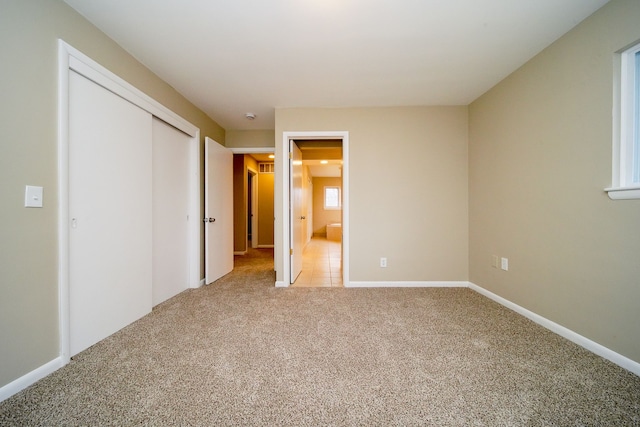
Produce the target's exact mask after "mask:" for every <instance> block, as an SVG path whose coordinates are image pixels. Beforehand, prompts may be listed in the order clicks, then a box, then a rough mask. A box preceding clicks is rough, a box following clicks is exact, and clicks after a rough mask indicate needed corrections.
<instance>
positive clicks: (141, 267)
mask: <svg viewBox="0 0 640 427" xmlns="http://www.w3.org/2000/svg"><path fill="white" fill-rule="evenodd" d="M69 74H70V75H69V217H70V218H71V219H70V220H71V224H70V227H69V230H70V235H69V250H70V253H69V256H70V258H69V260H70V265H69V273H70V277H69V281H70V283H69V299H70V300H69V323H70V353H71V355H74V354H77V353H78V352H80V351H82V350H84V349H86V348H87V347H89V346H91V345H93V344H95V343H96V342H98V341H100V340H101V339H103V338H105V337H107V336H109V335H111V334H113V333H114V332H116V331H118V330H119V329H121V328H123V327H124V326H126V325H128V324H130V323H131V322H133V321H135V320H137V319H139V318H140V317H142V316H144V315H145V314H147V313H149V312H150V311H151V301H152V298H151V293H152V151H151V150H152V144H151V141H152V116H151V115H150V114H149V113H147V112H146V111H144V110H142V109H140V108H139V107H137V106H135V105H133V104H131V103H130V102H128V101H125V100H124V99H122V98H120V97H119V96H117V95H115V94H113V93H112V92H110V91H108V90H106V89H104V88H103V87H101V86H99V85H97V84H95V83H94V82H92V81H90V80H88V79H87V78H85V77H83V76H81V75H79V74H77V73H75V72H73V71H70V72H69Z"/></svg>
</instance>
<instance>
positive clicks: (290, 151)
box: [276, 131, 349, 286]
mask: <svg viewBox="0 0 640 427" xmlns="http://www.w3.org/2000/svg"><path fill="white" fill-rule="evenodd" d="M348 144H349V134H348V132H320V131H319V132H283V140H282V152H283V153H284V154H285V156H284V157H285V158H284V164H282V167H281V169H279V171H280V170H281V171H282V173H283V179H282V180H281V181H279V182H280V183H281V189H282V193H281V194H282V195H283V198H282V200H283V206H282V209H283V210H282V218H283V221H282V223H281V224H282V229H281V230H282V233H283V234H282V243H283V244H282V250H280V249H278V252H277V253H276V269H279V268H282V270H280V271H282V273H283V274H280V273H278V280H277V281H276V286H292V285H293V286H345V285H348V277H349V276H348V270H349V263H348V255H349V250H348V248H349V233H348V230H349V214H348V212H349V210H348V208H349V196H348V188H349V185H348V183H349V179H348V177H349V175H348V152H349V150H348ZM287 158H288V159H287ZM287 160H288V161H287ZM332 163H333V164H332ZM316 166H317V168H315V167H316ZM322 167H327V168H329V167H333V168H334V169H335V170H337V172H335V173H334V175H336V176H321V175H323V174H324V172H322V169H321V168H322ZM316 169H317V170H316ZM314 174H315V175H316V176H315V178H314V176H313V175H314ZM323 178H327V179H329V178H334V181H322V180H321V179H323ZM314 194H315V196H314ZM327 202H329V203H327ZM331 211H333V212H331ZM328 213H329V214H330V215H326V214H328ZM305 249H307V250H306V251H305ZM305 255H307V256H306V257H305ZM305 258H306V259H305ZM314 270H315V272H316V274H315V275H314Z"/></svg>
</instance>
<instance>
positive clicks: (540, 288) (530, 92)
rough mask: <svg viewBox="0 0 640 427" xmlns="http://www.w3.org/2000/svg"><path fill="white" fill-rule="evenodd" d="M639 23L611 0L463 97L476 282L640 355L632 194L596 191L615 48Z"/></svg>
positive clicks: (604, 180) (638, 236) (622, 0)
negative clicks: (502, 263)
mask: <svg viewBox="0 0 640 427" xmlns="http://www.w3.org/2000/svg"><path fill="white" fill-rule="evenodd" d="M638 22H640V2H638V1H637V0H614V1H612V2H611V3H609V4H607V5H606V6H604V7H603V8H602V9H601V10H599V11H598V12H596V13H595V14H594V15H592V16H591V17H590V18H588V19H587V20H585V21H584V22H583V23H581V24H579V25H578V26H577V27H576V28H575V29H574V30H572V31H571V32H569V33H568V34H566V35H565V36H564V37H562V38H561V39H559V40H558V41H557V42H556V43H554V44H553V45H551V46H550V47H549V48H547V49H545V50H544V51H543V52H542V53H540V54H539V55H538V56H537V57H535V58H534V59H532V60H531V61H529V62H528V63H527V64H525V65H524V66H523V67H522V68H521V69H519V70H518V71H516V72H515V73H513V74H512V75H510V76H509V77H508V78H506V79H505V80H504V81H502V82H501V83H500V84H498V85H497V86H496V87H494V88H493V89H492V90H490V91H489V92H488V93H486V94H485V95H483V96H482V97H480V98H479V99H478V100H476V101H475V102H473V103H472V104H471V105H470V108H469V123H470V131H469V166H470V167H469V191H470V207H469V212H470V225H469V227H470V230H471V232H470V256H469V261H470V280H471V281H472V282H474V283H475V284H477V285H479V286H482V287H484V288H486V289H488V290H490V291H491V292H494V293H496V294H498V295H500V296H502V297H504V298H506V299H508V300H510V301H513V302H515V303H516V304H519V305H521V306H523V307H525V308H527V309H529V310H531V311H533V312H535V313H537V314H539V315H541V316H544V317H546V318H547V319H550V320H552V321H554V322H557V323H559V324H560V325H562V326H565V327H567V328H569V329H571V330H573V331H575V332H577V333H579V334H581V335H583V336H585V337H587V338H589V339H591V340H593V341H595V342H597V343H600V344H602V345H604V346H606V347H608V348H610V349H612V350H614V351H616V352H618V353H620V354H622V355H624V356H626V357H629V358H631V359H632V360H635V361H637V362H640V259H639V256H640V200H632V201H612V200H610V199H609V198H608V197H607V195H606V193H605V192H604V191H603V189H604V188H605V187H608V186H610V185H611V161H612V160H611V157H612V154H611V153H612V148H611V147H612V116H611V111H612V98H613V95H612V93H613V92H612V91H613V86H612V84H613V80H614V67H613V64H614V52H616V51H617V50H619V49H621V48H623V47H625V46H627V45H629V44H630V43H632V42H634V41H637V40H639V39H640V26H639V25H638ZM492 255H498V256H500V257H507V258H508V259H509V271H508V272H505V271H501V270H499V269H496V268H492V266H491V264H492V258H491V257H492Z"/></svg>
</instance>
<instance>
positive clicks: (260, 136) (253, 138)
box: [225, 129, 274, 148]
mask: <svg viewBox="0 0 640 427" xmlns="http://www.w3.org/2000/svg"><path fill="white" fill-rule="evenodd" d="M273 143H274V131H273V130H272V129H271V130H227V132H226V142H225V146H226V147H228V148H257V147H259V148H264V147H273Z"/></svg>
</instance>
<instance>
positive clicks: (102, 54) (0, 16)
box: [0, 0, 225, 387]
mask: <svg viewBox="0 0 640 427" xmlns="http://www.w3.org/2000/svg"><path fill="white" fill-rule="evenodd" d="M58 38H62V39H64V40H65V41H66V42H68V43H69V44H71V45H72V46H74V47H75V48H77V49H79V50H80V51H81V52H83V53H85V54H86V55H88V56H90V57H91V58H92V59H94V60H96V61H97V62H99V63H100V64H102V65H103V66H105V67H107V68H109V69H110V70H111V71H113V72H114V73H115V74H117V75H119V76H120V77H122V78H124V79H125V80H127V81H128V82H129V83H131V84H133V85H134V86H136V87H138V88H139V89H140V90H142V91H143V92H145V93H147V94H148V95H150V96H151V97H153V98H155V99H156V100H157V101H159V102H160V103H162V104H164V105H165V106H167V107H168V108H170V109H172V110H173V111H175V112H176V113H178V114H180V115H181V116H182V117H184V118H185V119H187V120H189V121H190V122H191V123H193V124H194V125H196V126H198V127H199V128H200V129H201V131H202V133H201V135H202V136H203V137H204V136H205V135H206V136H210V137H212V138H214V139H215V140H217V141H218V142H220V143H224V140H225V132H224V129H222V128H221V127H220V126H218V125H217V124H216V123H215V122H214V121H212V120H211V119H209V118H208V117H207V116H206V115H205V114H204V113H203V112H202V111H200V110H198V109H197V108H195V107H194V106H193V105H192V104H190V103H189V102H188V101H187V100H186V99H185V98H183V97H182V96H180V95H179V94H178V93H177V92H176V91H175V90H174V89H172V88H171V87H170V86H169V85H168V84H166V83H165V82H163V81H162V80H160V79H159V78H158V77H157V76H155V75H154V74H152V73H151V72H150V71H149V70H148V69H146V68H145V67H144V66H143V65H142V64H140V63H139V62H137V61H136V60H135V59H134V58H133V57H131V56H130V55H128V54H127V53H126V52H125V51H124V50H123V49H121V48H120V47H119V46H118V45H117V44H115V43H114V42H113V41H112V40H111V39H109V38H107V37H106V36H105V35H104V34H102V33H101V32H100V31H99V30H97V29H96V28H95V27H94V26H92V25H91V24H89V23H88V22H87V21H86V20H85V19H84V18H82V17H81V16H80V15H79V14H77V13H76V12H75V11H73V10H72V9H71V8H69V7H68V6H67V5H66V4H64V3H63V2H61V1H57V0H29V1H24V0H3V1H2V6H1V12H0V40H2V43H1V44H0V63H2V64H3V67H2V78H1V79H0V93H2V97H0V115H1V116H2V118H3V120H2V126H0V141H1V143H0V197H1V198H2V203H0V242H2V244H1V245H0V275H1V277H0V343H2V345H0V366H1V368H0V387H1V386H4V385H5V384H7V383H9V382H11V381H13V380H15V379H16V378H19V377H20V376H22V375H24V374H26V373H28V372H30V371H32V370H33V369H35V368H37V367H40V366H41V365H43V364H44V363H47V362H49V361H51V360H53V359H54V358H56V357H57V356H58V354H59V350H58V347H59V335H58V279H57V275H58V258H57V256H58V254H57V245H58V236H57V221H58V218H57V196H58V190H57V173H58V171H57V151H56V150H57V94H56V91H57V78H58V72H57V63H58V62H57V39H58ZM27 184H29V185H41V186H43V187H44V207H43V208H42V209H25V208H24V207H23V203H24V186H25V185H27Z"/></svg>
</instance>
